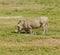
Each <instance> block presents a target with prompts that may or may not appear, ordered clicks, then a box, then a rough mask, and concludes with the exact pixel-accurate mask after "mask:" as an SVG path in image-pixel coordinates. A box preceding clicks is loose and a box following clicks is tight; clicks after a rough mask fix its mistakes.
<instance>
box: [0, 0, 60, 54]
mask: <svg viewBox="0 0 60 55" xmlns="http://www.w3.org/2000/svg"><path fill="white" fill-rule="evenodd" d="M0 7H1V8H0V16H18V15H20V16H23V18H9V19H8V18H0V55H60V0H57V1H56V0H49V1H48V0H46V1H45V0H17V1H16V0H9V1H8V0H4V1H2V0H0ZM41 15H44V16H47V17H48V18H49V22H48V32H47V34H46V35H42V30H41V28H38V29H33V31H34V32H37V34H38V35H30V34H19V33H14V31H15V30H16V29H17V26H16V25H17V22H18V21H19V20H20V19H28V18H35V17H37V16H41Z"/></svg>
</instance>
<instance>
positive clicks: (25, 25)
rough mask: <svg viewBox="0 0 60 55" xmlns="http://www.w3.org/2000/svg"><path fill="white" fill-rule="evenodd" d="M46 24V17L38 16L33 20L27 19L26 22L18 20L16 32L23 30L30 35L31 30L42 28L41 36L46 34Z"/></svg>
mask: <svg viewBox="0 0 60 55" xmlns="http://www.w3.org/2000/svg"><path fill="white" fill-rule="evenodd" d="M47 22H48V17H46V16H40V17H37V18H35V19H28V20H20V21H19V22H18V25H17V26H18V30H17V31H16V32H18V33H19V32H21V30H23V29H24V30H25V31H26V32H27V33H30V34H32V33H33V31H32V29H33V28H39V27H42V29H43V34H45V33H46V31H47Z"/></svg>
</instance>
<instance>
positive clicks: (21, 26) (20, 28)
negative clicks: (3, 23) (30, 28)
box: [17, 20, 24, 32]
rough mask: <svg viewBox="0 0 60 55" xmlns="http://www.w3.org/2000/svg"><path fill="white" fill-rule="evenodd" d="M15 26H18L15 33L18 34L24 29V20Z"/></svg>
mask: <svg viewBox="0 0 60 55" xmlns="http://www.w3.org/2000/svg"><path fill="white" fill-rule="evenodd" d="M17 26H18V30H17V32H20V31H21V30H22V29H23V28H24V20H20V21H19V22H18V24H17Z"/></svg>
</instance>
